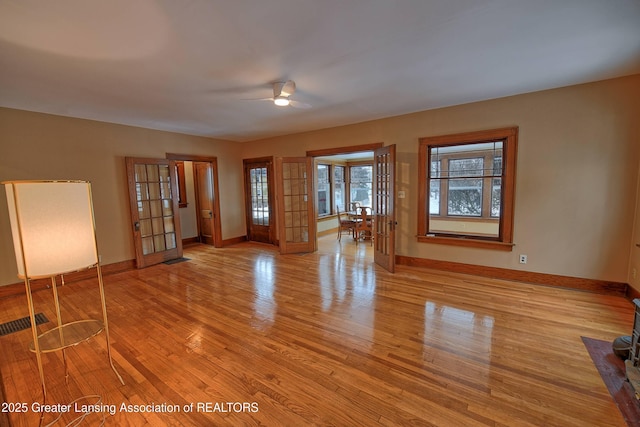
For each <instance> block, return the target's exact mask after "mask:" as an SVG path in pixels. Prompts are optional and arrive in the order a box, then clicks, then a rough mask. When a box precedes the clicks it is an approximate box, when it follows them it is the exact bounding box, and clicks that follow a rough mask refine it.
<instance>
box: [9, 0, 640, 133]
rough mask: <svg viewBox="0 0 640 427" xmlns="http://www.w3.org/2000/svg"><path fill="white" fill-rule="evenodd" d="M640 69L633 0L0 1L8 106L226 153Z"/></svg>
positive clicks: (639, 1)
mask: <svg viewBox="0 0 640 427" xmlns="http://www.w3.org/2000/svg"><path fill="white" fill-rule="evenodd" d="M637 73H640V0H183V1H176V0H156V1H152V0H136V1H131V0H110V1H100V0H56V1H42V0H0V106H4V107H9V108H16V109H23V110H30V111H39V112H45V113H52V114H58V115H63V116H73V117H80V118H87V119H94V120H100V121H106V122H114V123H122V124H128V125H134V126H141V127H147V128H154V129H161V130H169V131H175V132H181V133H186V134H193V135H205V136H210V137H215V138H221V139H228V140H233V141H249V140H255V139H260V138H265V137H270V136H276V135H282V134H289V133H295V132H301V131H307V130H313V129H320V128H326V127H332V126H337V125H344V124H349V123H356V122H361V121H366V120H371V119H376V118H382V117H389V116H394V115H400V114H405V113H410V112H415V111H421V110H427V109H433V108H438V107H443V106H450V105H456V104H463V103H468V102H473V101H478V100H484V99H491V98H498V97H503V96H508V95H514V94H519V93H525V92H532V91H537V90H543V89H548V88H554V87H560V86H567V85H572V84H577V83H585V82H589V81H596V80H602V79H607V78H613V77H618V76H623V75H629V74H637ZM286 79H292V80H295V82H296V84H297V87H298V90H297V92H296V93H295V94H294V96H293V99H295V100H298V101H300V102H304V103H308V104H311V105H312V106H313V108H311V109H307V110H303V109H294V108H291V107H276V106H275V105H273V104H271V103H270V102H264V101H256V100H248V99H254V98H265V97H270V96H272V90H271V83H272V82H274V81H282V80H286Z"/></svg>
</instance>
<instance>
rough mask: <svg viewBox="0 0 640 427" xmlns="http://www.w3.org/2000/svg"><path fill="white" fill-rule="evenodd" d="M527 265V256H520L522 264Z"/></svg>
mask: <svg viewBox="0 0 640 427" xmlns="http://www.w3.org/2000/svg"><path fill="white" fill-rule="evenodd" d="M526 263H527V256H526V255H520V264H526Z"/></svg>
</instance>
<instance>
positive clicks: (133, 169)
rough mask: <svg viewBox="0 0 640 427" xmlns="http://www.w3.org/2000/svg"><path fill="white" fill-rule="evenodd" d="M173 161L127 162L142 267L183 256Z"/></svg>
mask: <svg viewBox="0 0 640 427" xmlns="http://www.w3.org/2000/svg"><path fill="white" fill-rule="evenodd" d="M172 163H173V162H172V161H170V160H164V159H134V158H127V174H128V176H129V193H130V200H131V217H132V223H133V226H134V230H133V231H134V242H135V246H136V260H137V263H138V266H139V267H144V266H147V265H152V264H156V263H158V262H163V261H166V260H168V259H173V258H179V257H180V256H182V244H181V237H180V234H179V226H177V224H179V221H176V214H177V212H178V209H177V204H178V201H177V191H176V189H175V182H176V181H175V176H172V174H173V173H174V171H175V167H174V165H173V164H172Z"/></svg>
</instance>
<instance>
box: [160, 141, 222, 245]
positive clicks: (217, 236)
mask: <svg viewBox="0 0 640 427" xmlns="http://www.w3.org/2000/svg"><path fill="white" fill-rule="evenodd" d="M165 156H166V158H167V159H169V160H181V161H185V162H203V163H211V169H212V171H211V173H212V175H213V246H214V247H216V248H221V247H222V246H224V244H223V242H222V220H221V218H220V189H219V185H218V158H217V157H210V156H199V155H195V154H179V153H166V155H165Z"/></svg>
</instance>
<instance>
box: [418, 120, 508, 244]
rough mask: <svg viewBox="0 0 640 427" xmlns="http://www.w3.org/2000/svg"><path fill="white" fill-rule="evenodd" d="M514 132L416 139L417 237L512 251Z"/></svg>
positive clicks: (499, 131) (473, 133) (500, 130)
mask: <svg viewBox="0 0 640 427" xmlns="http://www.w3.org/2000/svg"><path fill="white" fill-rule="evenodd" d="M517 131H518V129H517V128H505V129H495V130H490V131H481V132H470V133H465V134H456V135H445V136H438V137H426V138H421V139H420V149H419V162H420V164H419V169H418V173H419V179H420V181H419V187H420V202H419V208H418V209H419V210H418V240H419V241H421V242H429V243H445V244H456V245H464V246H475V247H485V248H496V249H503V250H511V247H512V243H513V200H514V197H513V196H514V191H515V190H514V186H515V168H516V145H517Z"/></svg>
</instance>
